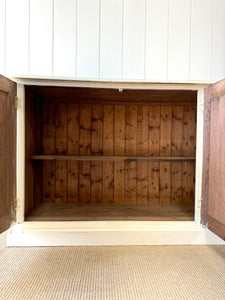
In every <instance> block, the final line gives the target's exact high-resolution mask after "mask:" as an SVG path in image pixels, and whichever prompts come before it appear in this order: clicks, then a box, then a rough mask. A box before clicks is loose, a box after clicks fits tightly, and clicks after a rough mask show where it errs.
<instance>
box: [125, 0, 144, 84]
mask: <svg viewBox="0 0 225 300" xmlns="http://www.w3.org/2000/svg"><path fill="white" fill-rule="evenodd" d="M137 20H138V22H137ZM134 57H135V59H134ZM144 65H145V0H124V22H123V78H126V79H132V78H133V79H143V78H144Z"/></svg>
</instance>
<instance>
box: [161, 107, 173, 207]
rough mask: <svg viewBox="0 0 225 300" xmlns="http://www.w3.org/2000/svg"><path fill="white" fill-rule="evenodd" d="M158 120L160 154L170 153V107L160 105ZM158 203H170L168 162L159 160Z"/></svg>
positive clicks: (167, 154) (168, 154)
mask: <svg viewBox="0 0 225 300" xmlns="http://www.w3.org/2000/svg"><path fill="white" fill-rule="evenodd" d="M160 116H161V122H160V156H170V155H171V125H172V107H171V106H161V115H160ZM159 172H160V174H159V178H160V180H159V181H160V203H170V196H171V181H170V163H169V162H160V164H159Z"/></svg>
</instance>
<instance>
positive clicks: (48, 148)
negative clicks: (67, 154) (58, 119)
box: [42, 103, 55, 154]
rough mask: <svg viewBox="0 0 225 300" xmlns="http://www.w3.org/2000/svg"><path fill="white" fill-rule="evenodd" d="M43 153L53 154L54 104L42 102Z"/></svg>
mask: <svg viewBox="0 0 225 300" xmlns="http://www.w3.org/2000/svg"><path fill="white" fill-rule="evenodd" d="M42 138H43V154H55V104H52V103H44V104H43V130H42Z"/></svg>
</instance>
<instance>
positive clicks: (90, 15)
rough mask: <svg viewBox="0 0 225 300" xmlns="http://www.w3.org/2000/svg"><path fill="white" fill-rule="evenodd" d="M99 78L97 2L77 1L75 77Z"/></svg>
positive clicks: (89, 0) (94, 0)
mask: <svg viewBox="0 0 225 300" xmlns="http://www.w3.org/2000/svg"><path fill="white" fill-rule="evenodd" d="M98 76H99V0H77V77H88V78H97V77H98Z"/></svg>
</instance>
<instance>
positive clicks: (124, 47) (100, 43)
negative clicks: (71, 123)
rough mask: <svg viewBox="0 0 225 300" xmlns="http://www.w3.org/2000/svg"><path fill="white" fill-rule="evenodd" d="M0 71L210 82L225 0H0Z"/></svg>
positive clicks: (224, 54)
mask: <svg viewBox="0 0 225 300" xmlns="http://www.w3.org/2000/svg"><path fill="white" fill-rule="evenodd" d="M0 73H1V74H4V75H6V76H17V77H20V76H21V77H22V76H23V77H24V76H25V77H26V76H27V77H28V76H32V77H47V78H62V79H63V78H74V79H76V78H77V79H93V80H96V79H102V80H104V79H112V80H142V81H144V80H146V81H201V80H204V81H211V80H212V81H216V80H219V79H222V78H224V77H225V0H19V1H18V0H0Z"/></svg>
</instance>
